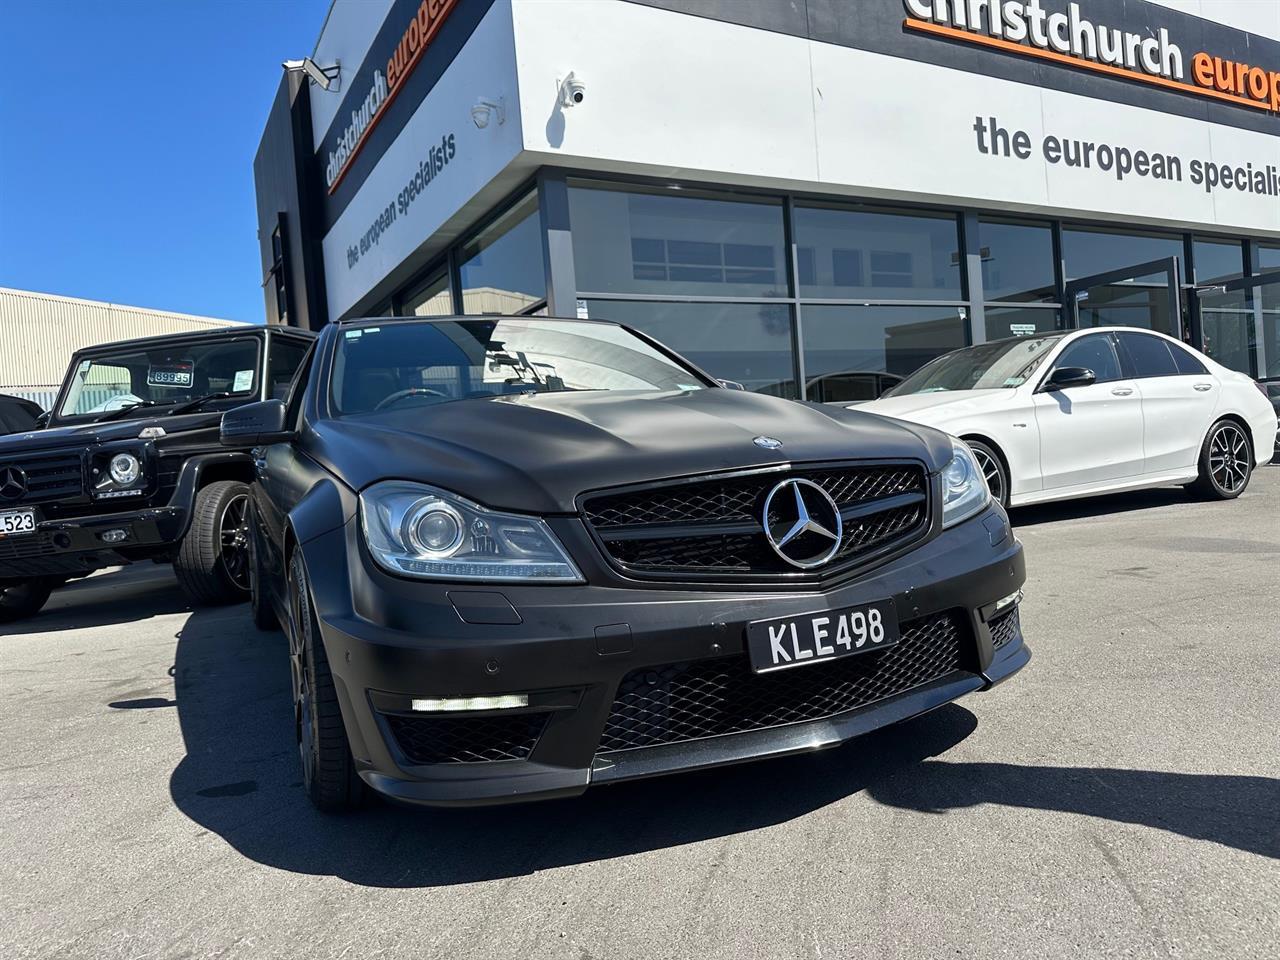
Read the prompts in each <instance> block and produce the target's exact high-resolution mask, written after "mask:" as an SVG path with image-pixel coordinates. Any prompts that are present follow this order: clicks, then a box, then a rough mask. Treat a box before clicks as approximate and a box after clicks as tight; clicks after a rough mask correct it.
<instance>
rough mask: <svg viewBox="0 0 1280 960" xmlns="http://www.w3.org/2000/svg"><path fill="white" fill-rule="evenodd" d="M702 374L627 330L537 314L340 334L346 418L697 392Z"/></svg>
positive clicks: (339, 401)
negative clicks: (547, 399)
mask: <svg viewBox="0 0 1280 960" xmlns="http://www.w3.org/2000/svg"><path fill="white" fill-rule="evenodd" d="M707 385H708V384H707V382H706V381H705V380H703V378H702V377H700V376H699V375H698V374H696V373H694V372H693V371H692V370H690V369H688V368H687V367H684V366H682V365H681V364H679V363H678V362H676V361H675V360H673V359H671V358H670V357H668V356H666V355H665V354H663V353H662V351H660V350H658V349H656V348H655V347H653V346H651V345H650V344H649V343H647V342H646V341H644V340H642V339H641V338H639V337H637V336H636V335H635V334H633V333H631V332H630V331H628V330H626V329H625V328H623V327H620V326H617V325H614V324H609V323H594V322H575V321H572V320H545V319H540V318H537V317H511V318H501V319H495V318H477V319H474V320H438V321H431V322H426V321H422V322H418V321H403V320H396V321H388V322H387V323H385V324H382V325H378V324H369V325H363V326H358V327H352V328H349V329H347V330H344V331H343V332H342V335H341V339H340V340H339V342H338V348H337V355H336V356H335V357H334V364H333V387H332V389H333V405H334V407H335V408H336V410H337V412H338V413H339V414H342V415H351V414H361V413H370V412H373V411H375V410H389V409H392V408H394V407H398V406H408V405H412V404H435V403H446V402H450V401H456V400H467V399H472V398H485V397H500V396H507V395H520V394H533V393H561V392H567V391H582V390H648V391H666V390H700V389H702V388H703V387H706V386H707Z"/></svg>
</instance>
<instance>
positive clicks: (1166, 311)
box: [1066, 257, 1182, 339]
mask: <svg viewBox="0 0 1280 960" xmlns="http://www.w3.org/2000/svg"><path fill="white" fill-rule="evenodd" d="M1066 300H1067V308H1068V309H1069V310H1071V311H1072V313H1073V318H1074V320H1075V326H1077V327H1141V328H1143V329H1144V330H1155V331H1158V332H1159V333H1167V334H1168V335H1169V336H1171V337H1177V338H1178V339H1182V306H1181V287H1180V279H1179V272H1178V258H1177V257H1166V258H1164V259H1163V260H1152V261H1149V262H1148V263H1138V264H1134V265H1133V266H1131V267H1123V268H1121V269H1118V270H1109V271H1107V272H1106V273H1096V274H1094V275H1093V276H1090V277H1081V278H1080V279H1078V280H1072V281H1071V282H1070V283H1068V284H1067V289H1066Z"/></svg>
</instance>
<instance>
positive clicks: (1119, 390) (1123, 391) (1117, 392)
mask: <svg viewBox="0 0 1280 960" xmlns="http://www.w3.org/2000/svg"><path fill="white" fill-rule="evenodd" d="M1111 393H1112V395H1113V396H1117V397H1127V396H1129V394H1131V393H1133V387H1112V388H1111Z"/></svg>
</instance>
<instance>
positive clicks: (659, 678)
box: [600, 613, 977, 753]
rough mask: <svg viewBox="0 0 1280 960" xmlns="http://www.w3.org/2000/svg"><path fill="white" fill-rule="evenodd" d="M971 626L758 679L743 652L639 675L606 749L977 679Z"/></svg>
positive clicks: (954, 622) (913, 635)
mask: <svg viewBox="0 0 1280 960" xmlns="http://www.w3.org/2000/svg"><path fill="white" fill-rule="evenodd" d="M964 624H965V621H964V620H963V619H962V618H961V617H960V616H958V615H957V614H954V613H946V614H939V615H937V616H933V617H926V618H923V619H920V620H914V621H908V622H906V623H904V624H903V625H902V639H901V640H900V641H899V642H898V644H897V645H895V646H893V647H890V648H889V649H887V650H883V651H877V652H875V653H864V654H858V655H856V656H852V657H845V658H842V659H839V660H834V661H832V662H830V663H822V664H813V665H809V666H804V667H796V668H793V669H789V670H779V671H776V672H773V673H766V674H755V673H752V672H751V666H750V664H749V662H748V660H747V657H746V655H745V654H744V655H741V656H734V657H717V658H715V659H711V660H696V661H692V662H688V663H676V664H671V665H669V666H665V667H651V668H646V669H641V670H634V671H632V672H631V673H629V674H628V675H627V676H626V677H624V678H623V681H622V683H621V684H620V685H619V687H618V693H617V696H616V697H615V699H614V702H613V710H612V712H611V713H610V715H609V720H608V722H607V723H606V724H605V729H604V734H603V735H602V737H601V739H600V752H601V753H613V752H617V751H620V750H632V749H635V748H637V747H652V746H658V745H660V744H668V743H682V742H684V741H688V740H700V739H703V738H706V737H715V736H720V735H721V734H727V733H742V732H744V731H747V730H762V729H766V728H769V727H780V726H783V725H785V724H789V723H799V722H802V721H805V720H822V719H826V718H828V717H834V716H837V715H839V714H842V713H846V712H848V711H850V710H854V709H856V708H858V707H864V706H867V705H868V704H872V703H875V702H876V701H879V700H883V699H885V698H886V697H891V696H894V695H895V694H899V693H903V692H904V691H907V690H911V689H913V688H914V687H918V686H920V685H922V684H925V683H928V682H930V681H931V680H937V679H939V678H941V677H946V676H948V675H950V674H953V673H957V672H960V671H969V672H973V671H975V670H976V666H977V665H976V662H975V653H974V650H973V643H972V639H971V637H970V631H969V630H968V629H967V628H966V627H965V625H964Z"/></svg>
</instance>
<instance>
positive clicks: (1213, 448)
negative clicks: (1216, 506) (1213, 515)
mask: <svg viewBox="0 0 1280 960" xmlns="http://www.w3.org/2000/svg"><path fill="white" fill-rule="evenodd" d="M1252 475H1253V448H1252V447H1251V446H1250V444H1249V437H1248V435H1247V434H1246V433H1245V431H1244V428H1243V427H1241V426H1240V424H1238V423H1236V422H1235V421H1234V420H1219V421H1218V422H1217V423H1215V424H1214V425H1213V427H1212V428H1211V429H1210V430H1209V435H1208V436H1206V437H1205V438H1204V444H1203V445H1202V446H1201V448H1200V476H1199V478H1198V479H1197V480H1196V482H1195V483H1193V484H1191V487H1192V489H1194V490H1195V491H1196V492H1197V493H1199V494H1201V495H1202V496H1205V497H1208V498H1209V499H1211V500H1234V499H1235V498H1236V497H1238V496H1240V494H1242V493H1244V490H1245V487H1247V486H1248V485H1249V478H1250V477H1251V476H1252Z"/></svg>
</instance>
